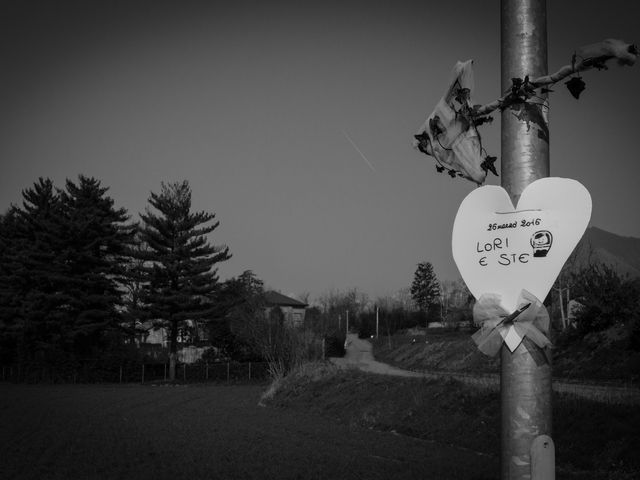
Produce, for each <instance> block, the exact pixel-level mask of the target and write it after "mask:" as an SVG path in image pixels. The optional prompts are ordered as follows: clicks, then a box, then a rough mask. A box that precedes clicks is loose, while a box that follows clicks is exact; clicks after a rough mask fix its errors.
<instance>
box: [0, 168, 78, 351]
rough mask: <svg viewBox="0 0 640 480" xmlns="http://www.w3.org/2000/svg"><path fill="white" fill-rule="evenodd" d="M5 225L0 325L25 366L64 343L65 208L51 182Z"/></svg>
mask: <svg viewBox="0 0 640 480" xmlns="http://www.w3.org/2000/svg"><path fill="white" fill-rule="evenodd" d="M22 197H23V201H22V208H19V207H17V206H13V207H12V208H11V209H10V211H9V212H8V213H7V215H6V216H5V218H4V221H3V228H2V232H1V233H0V237H1V240H0V243H1V245H2V246H1V247H0V249H1V250H2V253H1V254H0V256H1V257H2V258H1V261H0V263H1V265H2V267H1V268H0V305H1V307H0V318H1V320H0V322H1V325H2V326H1V328H2V330H3V332H4V336H5V338H8V337H10V338H11V341H12V345H13V347H14V348H13V350H14V352H13V353H14V355H17V356H18V358H19V359H20V360H31V359H33V358H34V357H37V358H42V357H45V356H47V354H48V353H49V352H51V351H52V350H55V349H56V348H57V346H58V345H59V343H60V339H61V336H62V330H63V329H62V327H61V324H60V323H61V322H60V319H61V317H62V316H63V315H64V313H65V312H64V310H65V306H66V305H67V303H68V299H67V298H66V297H65V295H64V292H63V289H62V282H61V279H62V278H63V277H64V272H65V268H66V267H65V265H64V263H63V262H61V260H60V253H61V251H62V248H63V230H64V229H63V225H62V221H63V216H62V212H63V208H62V202H61V199H60V195H59V193H58V192H57V191H56V190H55V188H54V186H53V182H52V181H51V180H50V179H43V178H40V179H39V180H38V181H37V182H36V183H35V184H34V185H33V187H32V188H28V189H25V190H23V192H22Z"/></svg>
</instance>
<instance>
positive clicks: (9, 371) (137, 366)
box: [1, 362, 269, 384]
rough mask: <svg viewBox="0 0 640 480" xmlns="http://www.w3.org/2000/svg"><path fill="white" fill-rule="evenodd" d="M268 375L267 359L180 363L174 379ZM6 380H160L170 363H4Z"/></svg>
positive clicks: (244, 378) (189, 380)
mask: <svg viewBox="0 0 640 480" xmlns="http://www.w3.org/2000/svg"><path fill="white" fill-rule="evenodd" d="M268 378H269V364H268V363H267V362H215V363H207V362H204V363H200V362H199V363H195V364H187V363H181V364H177V365H176V370H175V381H178V382H183V383H203V382H212V383H216V382H218V383H220V382H236V383H237V382H262V381H265V380H267V379H268ZM1 379H2V381H3V382H11V383H33V384H36V383H45V384H74V383H157V382H166V381H169V364H168V363H134V362H129V363H123V364H119V365H109V366H103V367H99V368H97V367H96V366H95V365H73V366H48V365H33V364H26V365H25V364H20V365H6V366H2V377H1Z"/></svg>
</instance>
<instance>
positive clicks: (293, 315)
mask: <svg viewBox="0 0 640 480" xmlns="http://www.w3.org/2000/svg"><path fill="white" fill-rule="evenodd" d="M264 302H265V305H266V307H265V313H266V314H267V316H268V315H269V313H270V312H271V310H272V309H274V308H276V307H279V308H280V310H282V313H283V314H284V321H285V323H286V324H288V325H291V326H293V327H300V326H302V325H303V324H304V315H305V312H306V309H307V307H308V306H309V305H308V304H306V303H304V302H301V301H300V300H296V299H295V298H291V297H287V296H286V295H282V294H281V293H278V292H274V291H273V290H270V291H268V292H265V294H264Z"/></svg>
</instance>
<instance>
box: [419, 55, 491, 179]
mask: <svg viewBox="0 0 640 480" xmlns="http://www.w3.org/2000/svg"><path fill="white" fill-rule="evenodd" d="M472 92H473V61H472V60H467V61H466V62H457V63H456V65H455V67H454V68H453V72H451V81H450V82H449V86H448V87H447V91H446V92H445V94H444V96H443V97H442V98H441V99H440V101H439V102H438V104H437V105H436V108H435V110H434V111H433V112H432V113H431V115H429V116H428V117H427V120H426V121H425V123H424V124H423V125H422V126H421V127H420V129H419V130H418V134H417V135H415V136H414V137H415V139H416V142H415V143H414V146H415V147H416V148H417V149H418V150H420V151H421V152H423V153H426V154H427V155H431V156H433V157H435V158H436V159H437V160H438V162H439V163H440V164H441V165H442V164H444V165H447V166H448V167H449V168H450V169H451V170H450V171H451V172H454V173H459V174H460V175H461V176H463V177H464V178H466V179H468V180H471V181H472V182H475V183H477V184H478V185H481V184H482V183H483V182H484V180H485V178H486V176H487V171H486V170H485V169H483V168H482V167H481V164H482V162H483V161H484V158H483V157H482V144H481V142H480V136H479V134H478V130H477V129H476V127H475V125H474V123H473V122H472V121H471V119H470V114H471V112H472V110H473V103H472V100H471V94H472ZM454 176H455V175H454Z"/></svg>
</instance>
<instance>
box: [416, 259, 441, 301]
mask: <svg viewBox="0 0 640 480" xmlns="http://www.w3.org/2000/svg"><path fill="white" fill-rule="evenodd" d="M411 298H413V301H414V302H415V304H416V305H417V306H418V308H419V309H420V311H421V312H423V313H425V314H426V313H429V310H430V309H431V308H432V307H433V306H434V305H436V304H437V303H438V300H439V298H440V284H439V283H438V279H437V278H436V274H435V273H434V271H433V265H431V263H430V262H420V263H419V264H418V268H416V271H415V273H414V275H413V283H412V284H411Z"/></svg>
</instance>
